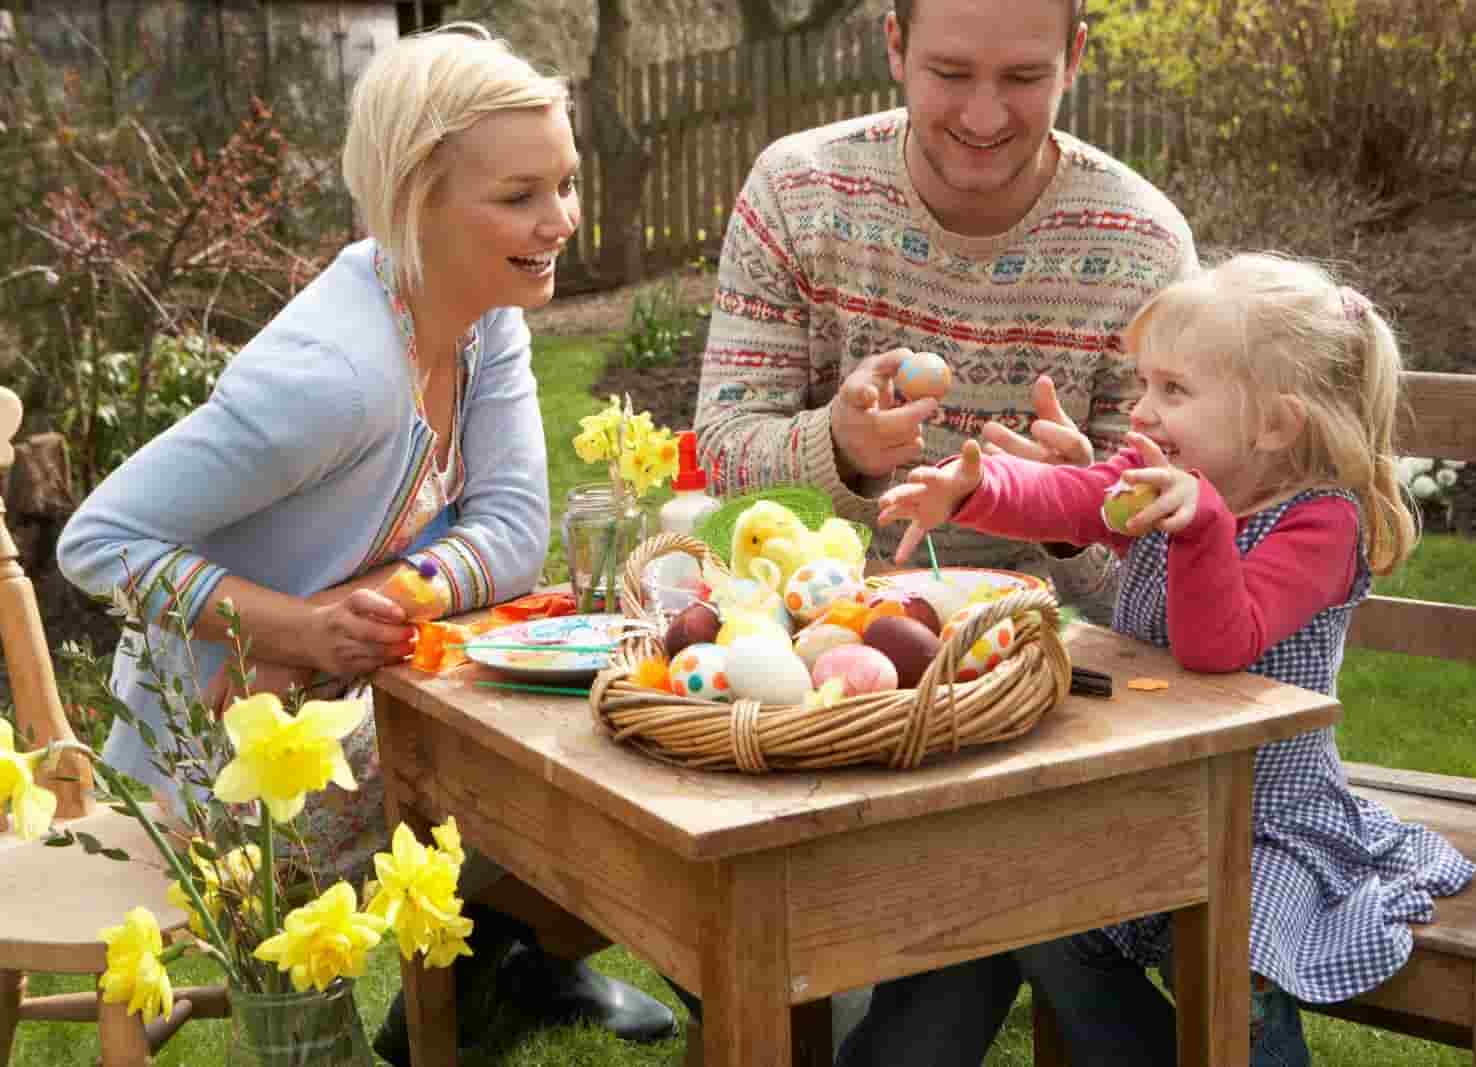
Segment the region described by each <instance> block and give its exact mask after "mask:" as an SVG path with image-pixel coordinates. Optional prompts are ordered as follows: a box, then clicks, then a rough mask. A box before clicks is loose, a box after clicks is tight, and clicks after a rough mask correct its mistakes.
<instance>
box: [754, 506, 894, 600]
mask: <svg viewBox="0 0 1476 1067" xmlns="http://www.w3.org/2000/svg"><path fill="white" fill-rule="evenodd" d="M824 556H828V557H830V558H832V559H838V560H841V561H842V562H844V563H847V564H849V565H850V566H852V567H854V568H855V569H856V573H857V574H858V575H859V574H860V572H861V567H862V565H863V564H864V563H865V561H866V546H865V545H863V544H862V543H861V538H860V537H859V536H858V535H857V533H856V531H855V530H854V529H852V528H851V524H850V523H848V522H846V521H845V520H844V519H839V518H835V517H833V516H832V517H831V518H828V519H826V520H825V521H824V522H823V523H821V525H820V529H818V530H811V529H810V528H809V527H807V526H806V525H805V524H804V522H802V521H801V520H800V517H799V516H798V515H796V514H795V513H794V512H792V511H790V510H789V509H788V508H787V507H785V506H784V505H783V504H778V503H775V502H774V501H772V500H759V501H755V502H754V503H753V504H751V505H749V507H747V508H746V509H745V510H744V511H743V514H741V515H739V516H738V521H737V522H736V523H735V524H734V526H733V551H732V570H733V574H734V575H735V576H737V577H739V578H759V577H761V576H762V575H763V572H764V571H765V570H767V568H764V567H762V566H761V567H760V568H759V569H758V570H755V569H754V566H753V564H754V562H755V561H756V560H761V559H762V560H770V561H772V562H773V563H774V564H775V565H776V566H777V567H778V568H779V583H778V588H780V589H783V588H784V585H785V583H786V582H788V581H789V576H790V575H791V574H793V573H794V572H795V571H797V570H799V569H800V567H802V566H804V565H805V564H806V563H809V562H811V561H813V560H817V559H820V558H821V557H824Z"/></svg>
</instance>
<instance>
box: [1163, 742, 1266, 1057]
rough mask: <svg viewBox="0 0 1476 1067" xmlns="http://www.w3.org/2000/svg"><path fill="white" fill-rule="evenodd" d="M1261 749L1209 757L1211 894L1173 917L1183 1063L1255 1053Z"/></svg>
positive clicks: (1180, 1043)
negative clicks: (1253, 862)
mask: <svg viewBox="0 0 1476 1067" xmlns="http://www.w3.org/2000/svg"><path fill="white" fill-rule="evenodd" d="M1254 760H1255V754H1254V753H1253V752H1237V753H1232V754H1230V755H1226V756H1216V757H1214V758H1212V759H1210V760H1209V762H1208V771H1209V862H1210V877H1209V900H1208V901H1206V902H1205V903H1204V904H1201V905H1198V906H1197V907H1192V908H1184V909H1183V910H1181V911H1179V912H1176V913H1175V916H1174V1000H1175V1002H1176V1004H1177V1005H1178V1020H1179V1063H1180V1064H1181V1067H1182V1065H1198V1064H1205V1065H1206V1067H1232V1065H1234V1067H1240V1065H1242V1064H1245V1063H1247V1062H1249V1060H1250V888H1251V878H1250V857H1251V782H1252V769H1253V767H1254Z"/></svg>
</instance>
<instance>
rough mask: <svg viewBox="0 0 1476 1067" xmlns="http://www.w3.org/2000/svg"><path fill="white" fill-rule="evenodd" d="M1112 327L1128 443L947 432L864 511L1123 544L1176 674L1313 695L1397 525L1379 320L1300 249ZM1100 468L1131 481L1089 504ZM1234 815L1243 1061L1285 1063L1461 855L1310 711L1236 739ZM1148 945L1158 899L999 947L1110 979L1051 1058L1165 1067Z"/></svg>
mask: <svg viewBox="0 0 1476 1067" xmlns="http://www.w3.org/2000/svg"><path fill="white" fill-rule="evenodd" d="M1125 339H1126V342H1127V350H1128V351H1129V352H1130V353H1131V355H1132V356H1133V357H1134V358H1135V359H1136V363H1137V374H1138V378H1139V382H1140V385H1141V387H1142V389H1143V396H1142V398H1141V399H1140V400H1139V401H1138V402H1137V403H1136V405H1135V406H1134V407H1133V409H1132V412H1131V421H1132V427H1133V432H1132V433H1130V434H1129V435H1128V437H1127V447H1125V448H1124V449H1123V450H1122V451H1120V452H1119V453H1118V454H1117V455H1116V456H1114V457H1113V458H1112V459H1110V460H1108V461H1107V462H1105V463H1100V464H1097V465H1095V466H1092V467H1087V468H1071V467H1047V466H1043V465H1040V464H1033V463H1028V462H1024V461H1020V460H1016V459H1013V458H1011V457H1007V456H991V457H988V458H985V457H983V456H982V454H981V450H980V448H979V446H978V445H977V443H975V442H972V441H970V442H968V443H967V444H966V445H965V447H964V451H963V456H962V459H961V461H960V462H958V463H955V464H950V465H947V466H945V467H942V468H938V467H923V468H919V469H917V470H915V471H913V472H912V474H911V476H910V477H909V480H908V482H907V484H905V485H900V486H897V487H896V488H894V489H892V490H891V491H889V492H888V493H887V494H885V495H884V496H883V497H882V511H881V519H882V521H884V522H889V521H898V520H904V519H905V520H910V523H911V525H910V526H909V527H908V530H907V532H906V533H905V534H904V535H903V537H902V540H901V545H900V548H899V551H898V559H899V561H900V560H902V559H905V558H906V557H907V555H908V554H909V553H910V552H911V551H912V550H913V549H914V548H915V547H916V546H917V544H918V543H919V541H920V539H921V537H922V535H923V532H924V531H925V530H927V529H928V528H930V527H932V526H934V525H937V524H938V523H941V522H943V521H945V520H951V521H953V522H955V523H959V524H962V525H965V526H968V527H970V528H973V529H977V530H981V531H985V532H988V533H993V534H998V535H1002V536H1006V537H1019V538H1030V539H1039V538H1048V539H1059V540H1064V541H1069V542H1072V543H1075V544H1088V543H1093V542H1102V543H1106V544H1107V545H1109V546H1110V547H1111V548H1112V549H1113V550H1114V551H1115V552H1116V553H1117V554H1118V555H1119V556H1121V557H1123V559H1124V561H1125V564H1124V574H1123V579H1122V585H1121V589H1120V591H1119V593H1118V600H1117V607H1116V612H1115V615H1114V619H1113V627H1114V629H1117V630H1118V631H1120V632H1122V633H1126V634H1128V635H1130V636H1133V637H1136V638H1139V639H1140V640H1144V641H1150V642H1152V643H1154V644H1156V645H1159V646H1160V647H1166V648H1168V649H1170V650H1171V651H1172V652H1173V654H1174V656H1175V658H1176V659H1177V660H1178V661H1179V662H1180V663H1182V664H1183V665H1184V666H1186V667H1189V668H1191V669H1194V670H1202V671H1238V670H1245V671H1250V672H1251V673H1255V674H1263V675H1266V676H1268V677H1271V678H1275V679H1277V680H1279V681H1283V682H1287V683H1290V684H1293V685H1300V686H1303V687H1306V688H1310V689H1315V690H1318V691H1320V692H1326V693H1331V692H1333V691H1334V689H1335V685H1336V679H1337V672H1338V668H1339V666H1340V664H1341V662H1342V655H1343V642H1344V638H1345V636H1346V633H1347V629H1348V624H1349V620H1350V618H1351V615H1352V611H1353V609H1354V607H1355V606H1356V605H1357V604H1358V603H1359V601H1361V600H1362V599H1363V598H1364V597H1365V596H1367V595H1368V592H1369V587H1370V584H1371V576H1372V574H1375V573H1380V574H1382V573H1387V572H1388V571H1390V570H1391V569H1393V568H1394V567H1395V566H1397V565H1398V564H1399V563H1400V562H1401V561H1402V560H1403V559H1404V558H1405V557H1406V556H1407V555H1408V554H1409V552H1410V550H1411V549H1412V548H1413V546H1414V542H1415V538H1416V526H1415V522H1414V519H1413V517H1412V515H1411V513H1410V511H1409V509H1408V507H1407V506H1406V504H1405V501H1404V500H1403V499H1402V498H1401V496H1400V491H1399V486H1398V482H1397V480H1396V477H1395V471H1394V457H1393V454H1392V451H1391V439H1392V433H1393V428H1394V422H1395V410H1396V404H1397V401H1398V383H1399V371H1400V356H1399V350H1398V347H1397V345H1396V343H1395V340H1394V336H1393V334H1392V333H1391V332H1390V329H1389V326H1388V324H1387V323H1386V322H1385V321H1384V319H1383V318H1382V316H1380V315H1379V314H1378V312H1377V311H1375V310H1374V308H1373V307H1372V305H1371V304H1370V303H1369V302H1368V300H1367V299H1366V298H1364V297H1363V296H1362V295H1361V294H1359V293H1357V292H1355V291H1353V290H1352V289H1349V288H1347V287H1346V286H1339V285H1338V284H1337V283H1336V282H1335V281H1334V280H1333V279H1332V278H1331V277H1330V276H1329V275H1328V274H1327V273H1326V272H1324V271H1323V270H1322V269H1320V268H1319V267H1317V266H1315V265H1312V264H1310V263H1305V262H1299V261H1295V260H1290V259H1284V258H1280V257H1275V256H1270V255H1242V256H1237V257H1235V258H1233V259H1231V260H1229V261H1227V262H1226V263H1224V264H1222V265H1220V266H1218V267H1216V268H1215V269H1213V270H1209V271H1205V272H1203V273H1200V274H1199V275H1197V276H1195V277H1192V278H1189V279H1187V280H1184V281H1181V282H1178V283H1176V284H1174V285H1172V286H1170V287H1169V288H1167V289H1165V290H1164V291H1163V292H1161V293H1160V294H1159V295H1158V296H1156V297H1155V298H1153V299H1152V300H1150V301H1149V302H1148V303H1147V304H1146V305H1145V306H1144V307H1143V309H1142V310H1141V311H1140V312H1139V313H1138V314H1137V316H1136V317H1135V318H1134V320H1133V322H1132V323H1131V325H1130V326H1129V327H1128V330H1127V333H1126V335H1125ZM1119 483H1123V484H1124V485H1125V486H1126V487H1129V488H1131V487H1135V486H1136V487H1142V486H1148V487H1151V489H1152V490H1153V491H1154V493H1152V494H1149V495H1150V496H1151V499H1147V500H1146V502H1145V503H1142V504H1140V505H1139V507H1140V510H1138V511H1137V512H1136V513H1135V514H1132V515H1131V516H1129V517H1126V518H1122V517H1120V516H1109V515H1107V514H1104V494H1106V493H1107V492H1108V490H1109V489H1113V488H1121V486H1119ZM1109 518H1117V519H1118V521H1119V524H1120V529H1118V528H1114V525H1113V523H1112V522H1110V521H1109ZM1252 815H1253V829H1254V843H1253V850H1252V894H1251V910H1252V917H1251V931H1250V936H1251V966H1252V969H1253V971H1254V972H1255V973H1254V974H1253V975H1252V998H1253V1005H1252V1031H1253V1033H1252V1058H1251V1059H1252V1063H1253V1064H1270V1063H1276V1064H1284V1063H1291V1064H1302V1063H1307V1062H1308V1053H1307V1049H1306V1045H1305V1042H1304V1040H1303V1038H1302V1032H1301V1022H1300V1018H1299V1016H1298V1014H1297V1010H1296V1003H1295V999H1294V998H1299V999H1302V1000H1307V1001H1312V1002H1317V1003H1327V1002H1332V1001H1339V1000H1345V999H1348V998H1350V997H1354V996H1357V995H1358V994H1360V993H1363V992H1364V991H1366V990H1368V989H1371V988H1373V987H1374V986H1376V985H1378V984H1380V983H1381V982H1383V981H1384V980H1385V979H1387V978H1388V977H1389V976H1390V975H1392V974H1393V973H1394V972H1395V971H1397V970H1398V969H1399V967H1400V966H1401V965H1402V964H1403V963H1404V961H1405V959H1406V957H1407V956H1408V954H1409V951H1410V946H1411V939H1410V934H1409V930H1408V928H1407V925H1406V924H1407V923H1409V922H1427V921H1429V919H1430V917H1431V915H1432V911H1433V907H1434V904H1433V898H1434V897H1438V896H1445V895H1449V894H1451V893H1455V892H1457V891H1459V890H1460V889H1461V888H1462V887H1463V886H1465V885H1466V883H1467V882H1468V881H1469V880H1470V879H1471V876H1472V873H1473V871H1476V868H1473V866H1472V864H1471V863H1470V862H1468V861H1467V860H1466V859H1465V858H1463V857H1462V856H1461V855H1460V854H1459V853H1457V852H1456V851H1455V850H1454V849H1453V848H1451V846H1450V845H1449V844H1448V843H1447V842H1446V841H1445V840H1444V839H1443V838H1441V837H1439V836H1438V835H1436V834H1434V833H1432V832H1431V831H1429V830H1427V829H1425V828H1423V827H1420V826H1415V825H1410V824H1404V823H1400V822H1399V821H1398V820H1397V819H1396V818H1395V817H1394V816H1393V815H1392V813H1390V812H1389V811H1388V810H1386V809H1384V808H1382V807H1380V806H1379V805H1377V804H1374V803H1371V802H1369V801H1366V800H1363V799H1361V798H1359V797H1356V796H1354V795H1353V794H1352V793H1351V792H1350V791H1349V789H1348V786H1347V778H1346V776H1345V774H1344V771H1343V768H1342V765H1341V763H1340V761H1339V758H1338V752H1337V748H1336V745H1335V743H1334V738H1333V732H1332V729H1331V728H1328V729H1324V730H1317V731H1313V732H1310V733H1307V734H1303V735H1301V736H1300V737H1296V738H1292V739H1290V740H1287V741H1282V742H1278V743H1276V744H1272V745H1267V746H1265V747H1263V748H1262V749H1260V750H1259V751H1258V752H1257V754H1256V761H1255V792H1254V798H1253V807H1252ZM1171 949H1172V945H1171V924H1170V922H1169V917H1168V916H1167V915H1164V914H1160V915H1153V916H1149V917H1147V918H1143V919H1136V920H1131V921H1128V922H1125V923H1121V924H1118V925H1116V926H1113V927H1109V928H1106V929H1104V930H1100V931H1093V932H1091V933H1088V934H1083V935H1079V936H1078V937H1074V938H1069V939H1066V941H1065V942H1056V943H1053V944H1052V945H1046V946H1038V947H1037V948H1036V949H1027V950H1023V951H1022V952H1021V953H1019V954H1018V958H1019V959H1020V961H1021V963H1020V965H1021V969H1022V970H1023V971H1025V972H1026V973H1027V975H1028V976H1030V977H1031V978H1032V979H1034V978H1035V977H1036V976H1035V974H1033V973H1031V972H1032V967H1033V966H1034V965H1033V963H1032V958H1035V959H1036V960H1039V959H1042V958H1046V957H1049V956H1050V955H1051V954H1053V953H1054V954H1056V955H1057V956H1059V955H1061V954H1063V953H1064V954H1066V955H1068V956H1070V957H1071V958H1072V959H1073V960H1075V961H1077V962H1082V961H1085V962H1086V965H1087V966H1089V967H1092V968H1095V969H1097V970H1100V971H1102V972H1104V973H1105V972H1110V973H1111V974H1113V975H1114V981H1113V982H1112V983H1110V985H1104V986H1102V987H1101V990H1102V991H1101V992H1099V993H1098V994H1097V995H1094V996H1093V997H1092V998H1090V999H1089V1000H1088V1001H1087V1002H1085V1003H1082V1002H1080V1001H1078V1002H1077V1003H1076V1004H1075V1005H1074V1007H1073V1011H1072V1013H1069V1018H1066V1017H1063V1019H1062V1023H1063V1027H1064V1029H1065V1031H1066V1033H1065V1037H1066V1040H1067V1043H1068V1046H1070V1047H1071V1056H1072V1059H1073V1061H1076V1062H1100V1061H1099V1060H1098V1059H1096V1058H1094V1057H1096V1056H1099V1055H1100V1054H1101V1053H1102V1049H1103V1047H1104V1042H1105V1046H1106V1047H1120V1048H1122V1049H1124V1050H1126V1049H1136V1050H1138V1051H1137V1053H1136V1058H1135V1059H1134V1060H1133V1062H1138V1063H1158V1062H1160V1061H1162V1062H1165V1063H1172V1062H1174V1058H1175V1052H1174V1015H1173V1008H1172V1006H1171V1005H1170V1003H1169V1002H1168V1000H1167V999H1166V998H1164V997H1163V996H1162V995H1161V994H1160V993H1159V992H1158V991H1157V989H1156V987H1154V986H1153V985H1152V984H1151V983H1150V982H1149V981H1148V979H1147V977H1146V975H1145V974H1144V970H1143V969H1144V968H1145V967H1148V966H1158V965H1161V964H1163V963H1164V961H1165V960H1166V959H1167V957H1168V954H1169V953H1170V951H1171ZM1047 989H1048V995H1049V985H1048V983H1047ZM1053 999H1055V998H1054V997H1053ZM1144 1050H1148V1051H1146V1052H1145V1051H1144ZM1111 1062H1117V1061H1116V1060H1112V1061H1111Z"/></svg>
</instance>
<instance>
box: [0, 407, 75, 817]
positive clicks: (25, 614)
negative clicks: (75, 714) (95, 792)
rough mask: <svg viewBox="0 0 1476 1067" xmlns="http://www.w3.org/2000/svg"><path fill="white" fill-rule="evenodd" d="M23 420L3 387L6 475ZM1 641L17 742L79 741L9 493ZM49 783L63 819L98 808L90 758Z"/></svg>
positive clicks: (1, 461)
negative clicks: (17, 537)
mask: <svg viewBox="0 0 1476 1067" xmlns="http://www.w3.org/2000/svg"><path fill="white" fill-rule="evenodd" d="M20 421H21V403H20V399H19V398H18V397H17V396H16V395H15V394H14V393H13V392H11V391H10V390H9V389H6V388H4V387H0V475H3V474H4V473H5V472H6V471H7V470H9V468H10V465H11V463H12V461H13V460H14V452H13V450H12V448H11V444H10V441H11V438H12V437H13V436H14V434H15V432H16V431H17V430H18V429H19V428H20ZM0 645H3V648H4V652H5V667H6V672H7V674H8V675H9V678H10V689H11V694H12V697H13V699H14V700H15V710H16V719H17V724H18V725H19V727H20V736H19V737H18V738H17V739H16V740H17V741H18V742H19V743H21V744H23V745H24V744H26V743H27V741H31V742H34V743H35V744H36V745H38V746H39V745H44V744H47V743H49V742H51V741H58V740H64V741H71V740H75V737H74V735H73V733H72V728H71V725H70V724H69V723H68V722H67V716H66V712H65V711H64V710H63V709H62V703H61V696H60V695H59V694H58V693H57V689H56V672H55V670H54V669H53V667H52V663H51V652H50V650H49V649H48V648H47V646H46V634H45V633H44V632H43V631H42V629H41V612H40V609H39V608H38V607H37V604H36V590H35V588H34V587H33V586H32V585H31V580H30V579H29V578H27V577H26V574H25V572H24V571H23V570H22V569H21V565H20V560H19V553H18V551H17V549H16V547H15V541H14V540H13V539H12V538H11V536H10V529H9V527H7V526H6V524H5V500H4V498H3V497H0ZM46 785H47V786H48V787H50V788H51V789H52V790H53V791H54V792H55V793H56V799H57V806H56V815H57V818H58V819H72V818H77V817H80V816H82V815H86V814H88V813H89V812H91V811H92V809H93V800H92V767H91V765H90V764H89V763H88V762H87V761H86V760H85V759H82V758H80V757H77V756H71V757H68V758H67V759H65V760H63V761H62V763H61V765H60V766H59V767H58V768H57V770H56V772H55V774H53V775H52V776H50V778H49V780H48V781H47V782H46Z"/></svg>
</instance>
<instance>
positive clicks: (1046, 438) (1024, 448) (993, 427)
mask: <svg viewBox="0 0 1476 1067" xmlns="http://www.w3.org/2000/svg"><path fill="white" fill-rule="evenodd" d="M1031 398H1032V399H1033V400H1034V401H1035V412H1036V419H1035V421H1034V422H1032V423H1031V424H1030V436H1029V437H1024V436H1021V435H1020V434H1017V433H1016V432H1015V431H1014V430H1011V429H1009V428H1008V427H1006V426H1002V425H1000V424H999V423H997V422H987V423H985V424H984V428H983V430H981V431H980V436H982V437H983V438H984V442H985V443H984V451H985V452H986V453H988V454H989V455H994V454H996V453H998V452H1007V453H1009V454H1010V455H1012V456H1019V457H1020V458H1021V459H1033V460H1035V461H1036V462H1037V463H1070V464H1072V465H1074V466H1077V467H1088V466H1090V465H1091V463H1092V460H1093V459H1094V458H1095V456H1094V455H1093V453H1092V443H1091V442H1090V441H1089V440H1087V436H1086V434H1084V433H1082V432H1081V431H1080V430H1078V429H1077V428H1076V423H1075V422H1073V421H1072V419H1071V416H1070V415H1068V414H1066V412H1065V411H1064V410H1062V408H1061V400H1060V398H1059V397H1057V396H1056V383H1055V382H1053V381H1051V378H1050V375H1047V374H1042V375H1041V376H1040V377H1039V378H1037V379H1036V380H1035V385H1034V386H1033V387H1032V389H1031Z"/></svg>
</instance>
